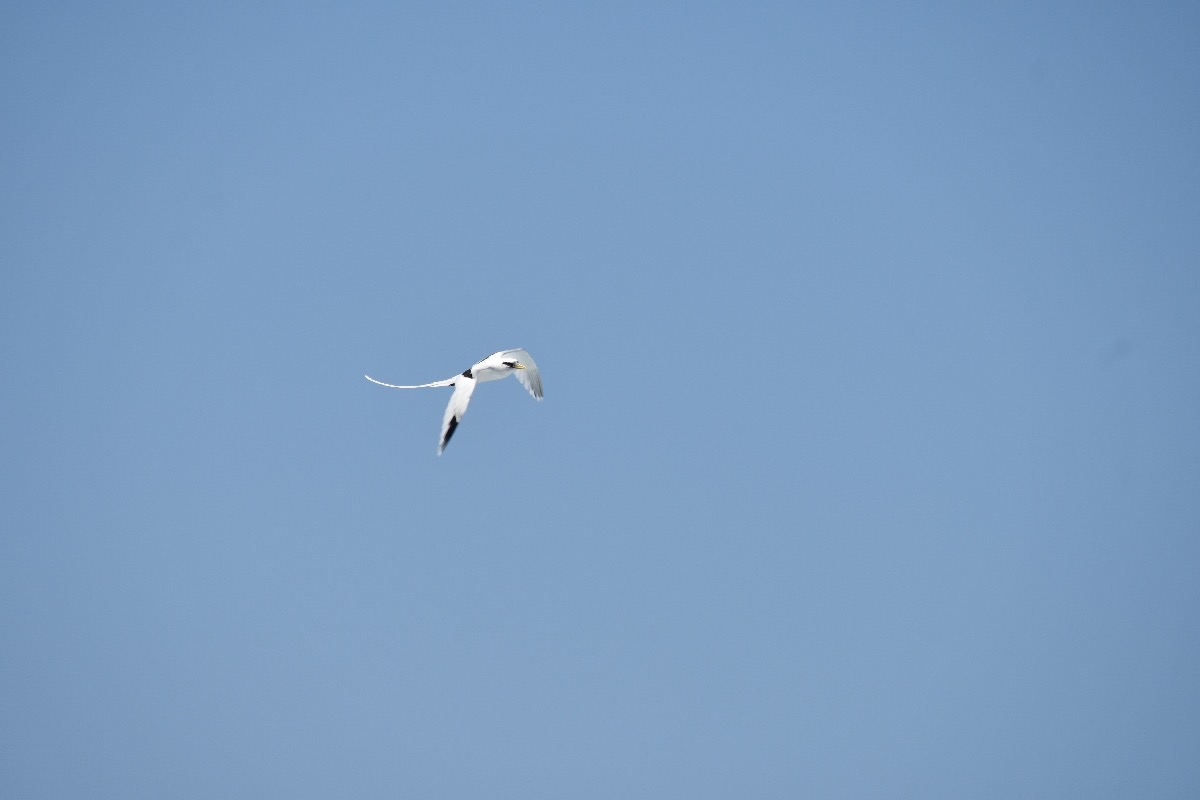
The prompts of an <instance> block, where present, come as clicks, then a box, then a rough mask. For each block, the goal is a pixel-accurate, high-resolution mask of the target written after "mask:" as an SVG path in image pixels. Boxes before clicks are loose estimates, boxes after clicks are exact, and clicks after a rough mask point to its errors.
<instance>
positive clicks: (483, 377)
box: [363, 347, 542, 456]
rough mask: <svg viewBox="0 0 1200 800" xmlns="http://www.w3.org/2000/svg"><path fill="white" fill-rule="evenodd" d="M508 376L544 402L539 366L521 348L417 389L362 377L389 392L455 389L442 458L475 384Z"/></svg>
mask: <svg viewBox="0 0 1200 800" xmlns="http://www.w3.org/2000/svg"><path fill="white" fill-rule="evenodd" d="M509 375H516V376H517V380H519V381H520V382H521V385H522V386H524V387H525V389H526V391H528V392H529V393H530V394H531V395H533V399H535V400H537V401H539V402H540V401H541V399H542V377H541V376H540V375H538V368H537V364H535V363H533V356H531V355H529V353H527V352H526V351H524V350H522V349H521V348H519V347H518V348H515V349H512V350H501V351H500V352H499V353H492V354H491V355H490V356H488V357H487V358H485V359H483V360H482V361H480V362H479V363H478V364H474V365H472V366H471V367H470V368H469V369H467V370H465V371H464V372H463V373H462V374H461V375H455V376H454V377H453V378H446V380H444V381H434V382H433V383H422V384H419V385H417V386H397V385H395V384H393V383H384V382H383V381H377V380H375V379H374V378H372V377H371V376H370V375H364V376H363V377H364V378H366V379H367V380H369V381H370V382H371V383H378V384H379V385H380V386H386V387H388V388H389V389H430V388H433V387H434V386H453V387H454V394H452V395H450V404H449V405H447V406H446V414H445V416H443V417H442V436H441V439H439V440H438V455H439V456H440V455H441V454H442V451H443V450H445V449H446V445H447V444H448V443H449V441H450V437H451V436H453V435H454V429H455V428H457V427H458V423H459V422H461V421H462V418H463V415H464V414H466V413H467V404H468V403H470V402H471V393H472V392H474V391H475V384H477V383H479V382H480V381H498V380H500V379H501V378H507V377H508V376H509Z"/></svg>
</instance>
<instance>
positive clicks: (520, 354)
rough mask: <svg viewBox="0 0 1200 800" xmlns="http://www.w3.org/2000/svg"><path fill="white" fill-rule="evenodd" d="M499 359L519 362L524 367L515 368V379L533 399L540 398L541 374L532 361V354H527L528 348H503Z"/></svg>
mask: <svg viewBox="0 0 1200 800" xmlns="http://www.w3.org/2000/svg"><path fill="white" fill-rule="evenodd" d="M501 360H503V361H519V362H521V364H523V365H524V367H525V369H519V370H517V380H519V381H520V382H521V385H522V386H524V387H525V391H527V392H529V394H531V395H533V397H534V399H535V400H541V399H542V376H541V375H540V374H539V373H538V368H537V363H536V362H534V360H533V356H531V355H529V351H528V350H523V349H521V348H520V347H518V348H516V349H514V350H505V351H504V358H503V359H501Z"/></svg>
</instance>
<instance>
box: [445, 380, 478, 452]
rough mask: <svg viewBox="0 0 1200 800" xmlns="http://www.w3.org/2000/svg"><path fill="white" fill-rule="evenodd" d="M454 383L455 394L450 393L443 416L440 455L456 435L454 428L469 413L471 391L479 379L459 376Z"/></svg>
mask: <svg viewBox="0 0 1200 800" xmlns="http://www.w3.org/2000/svg"><path fill="white" fill-rule="evenodd" d="M453 383H454V394H452V395H450V402H449V404H447V405H446V414H445V416H443V417H442V438H441V439H439V440H438V455H439V456H440V455H441V454H442V451H443V450H445V449H446V445H447V444H449V443H450V437H451V436H453V435H454V429H455V428H457V427H458V423H459V422H460V421H462V418H463V415H464V414H466V413H467V404H468V403H470V402H471V393H472V392H474V391H475V384H476V383H477V381H476V380H475V379H474V378H466V377H459V378H458V379H457V380H455V381H453Z"/></svg>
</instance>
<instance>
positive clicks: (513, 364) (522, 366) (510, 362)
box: [504, 361, 525, 369]
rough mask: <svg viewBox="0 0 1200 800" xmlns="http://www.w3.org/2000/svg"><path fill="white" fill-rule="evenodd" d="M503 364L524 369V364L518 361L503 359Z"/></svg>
mask: <svg viewBox="0 0 1200 800" xmlns="http://www.w3.org/2000/svg"><path fill="white" fill-rule="evenodd" d="M504 366H506V367H508V368H509V369H525V365H524V364H522V363H521V362H520V361H505V362H504Z"/></svg>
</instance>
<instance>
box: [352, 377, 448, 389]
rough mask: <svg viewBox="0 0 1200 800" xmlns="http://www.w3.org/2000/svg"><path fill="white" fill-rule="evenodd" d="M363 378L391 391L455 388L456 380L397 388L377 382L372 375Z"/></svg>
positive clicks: (391, 384)
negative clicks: (438, 387) (436, 387)
mask: <svg viewBox="0 0 1200 800" xmlns="http://www.w3.org/2000/svg"><path fill="white" fill-rule="evenodd" d="M363 377H364V378H366V379H367V380H369V381H370V382H371V383H378V384H379V385H380V386H386V387H388V388H389V389H431V388H433V387H434V386H453V385H454V380H455V379H454V378H446V380H444V381H434V382H433V383H422V384H418V385H417V386H397V385H396V384H394V383H384V382H383V381H377V380H375V379H374V378H372V377H371V376H370V375H363Z"/></svg>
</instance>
